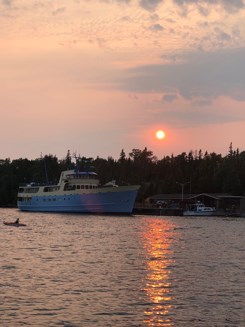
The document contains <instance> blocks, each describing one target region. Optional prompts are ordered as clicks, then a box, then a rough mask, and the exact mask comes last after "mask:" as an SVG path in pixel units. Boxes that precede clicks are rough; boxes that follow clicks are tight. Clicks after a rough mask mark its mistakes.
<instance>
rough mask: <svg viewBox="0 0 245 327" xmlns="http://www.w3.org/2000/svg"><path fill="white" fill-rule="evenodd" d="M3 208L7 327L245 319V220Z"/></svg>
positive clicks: (225, 324) (0, 239)
mask: <svg viewBox="0 0 245 327" xmlns="http://www.w3.org/2000/svg"><path fill="white" fill-rule="evenodd" d="M0 212H1V218H0V219H1V220H2V221H3V220H6V221H13V220H15V219H16V218H17V217H19V218H20V221H21V222H23V223H26V224H27V227H19V228H17V227H8V226H4V225H3V224H2V226H1V229H0V244H1V257H0V322H1V326H4V327H5V326H6V327H8V326H10V327H12V326H35V327H38V326H66V327H68V326H69V327H71V326H72V327H75V326H76V327H77V326H98V327H100V326H101V327H104V326H113V327H124V326H125V327H126V326H127V327H128V326H146V327H150V326H151V327H152V326H171V327H183V326H188V327H192V326H194V327H195V326H205V327H209V326H210V327H231V326H245V277H244V276H245V242H244V234H245V219H244V218H229V219H228V218H206V217H202V218H191V217H190V218H189V217H156V216H135V217H114V216H88V215H84V216H81V215H72V214H71V215H67V214H64V215H62V214H40V213H22V212H19V211H18V210H15V209H0ZM1 223H2V222H1Z"/></svg>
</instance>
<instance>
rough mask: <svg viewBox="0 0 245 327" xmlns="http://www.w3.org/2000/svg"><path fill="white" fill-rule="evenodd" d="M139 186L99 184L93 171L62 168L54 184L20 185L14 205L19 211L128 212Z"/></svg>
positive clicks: (131, 208)
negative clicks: (56, 182)
mask: <svg viewBox="0 0 245 327" xmlns="http://www.w3.org/2000/svg"><path fill="white" fill-rule="evenodd" d="M139 188H140V186H139V185H132V186H118V185H116V184H115V182H114V181H112V182H109V183H107V184H105V185H100V182H99V179H98V175H97V174H96V173H95V172H79V171H78V170H77V169H74V170H67V171H63V172H62V173H61V176H60V180H59V182H58V184H57V185H44V186H40V185H37V184H35V183H31V184H28V185H25V186H20V187H19V190H18V196H17V206H18V208H19V209H20V210H22V211H33V212H71V213H72V212H74V213H75V212H77V213H92V214H104V213H107V214H108V213H110V214H131V213H132V211H133V207H134V203H135V199H136V196H137V193H138V190H139Z"/></svg>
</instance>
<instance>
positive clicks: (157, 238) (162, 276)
mask: <svg viewBox="0 0 245 327" xmlns="http://www.w3.org/2000/svg"><path fill="white" fill-rule="evenodd" d="M174 228H175V226H174V224H172V223H171V222H169V221H167V220H163V219H149V220H147V224H146V225H145V226H144V231H143V235H142V236H143V242H144V248H145V250H146V261H145V263H146V269H147V276H146V283H145V288H144V291H145V292H146V294H147V296H148V299H149V302H150V304H151V306H150V307H148V308H147V309H146V310H145V312H144V313H145V316H146V318H145V320H144V322H145V323H147V325H148V326H151V327H152V326H154V327H155V326H171V327H172V326H174V324H173V322H172V321H171V318H170V311H171V308H172V300H173V296H172V294H171V289H172V285H171V281H170V274H171V266H172V265H173V263H174V259H173V250H171V244H172V243H173V239H174V236H173V234H174Z"/></svg>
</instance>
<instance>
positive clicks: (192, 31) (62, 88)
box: [0, 0, 245, 160]
mask: <svg viewBox="0 0 245 327" xmlns="http://www.w3.org/2000/svg"><path fill="white" fill-rule="evenodd" d="M244 17H245V0H244V1H243V0H97V1H94V0H90V1H87V0H86V1H85V0H84V1H83V0H52V1H51V0H42V1H41V0H0V26H1V29H0V39H1V42H0V66H1V74H0V85H1V87H0V108H1V119H0V158H1V159H4V158H10V159H11V160H14V159H18V158H28V159H36V158H39V157H40V156H41V155H46V154H47V155H48V154H52V155H55V156H57V157H58V158H59V159H62V158H64V157H65V156H66V154H67V151H68V150H70V152H71V153H76V154H77V155H81V156H85V157H93V158H96V157H97V156H99V157H101V158H105V159H106V158H108V157H113V158H114V159H118V158H119V157H120V152H121V150H122V149H123V150H124V151H125V153H126V155H127V156H128V154H129V153H130V152H131V151H132V149H141V150H143V149H144V148H145V147H147V149H148V150H150V151H152V152H153V154H154V155H155V156H156V157H157V158H158V159H161V158H163V157H165V156H167V155H172V154H173V155H178V154H181V153H182V152H187V153H188V152H189V151H191V150H192V151H196V150H197V151H199V150H200V149H201V150H202V151H203V152H205V151H207V152H209V153H211V152H215V153H220V154H222V155H226V154H227V153H228V151H229V146H230V143H232V145H233V149H237V148H238V149H239V150H240V151H244V150H245V146H244V139H245V24H244ZM158 129H162V130H164V131H165V134H166V137H165V138H164V139H163V140H158V139H156V138H155V131H156V130H158Z"/></svg>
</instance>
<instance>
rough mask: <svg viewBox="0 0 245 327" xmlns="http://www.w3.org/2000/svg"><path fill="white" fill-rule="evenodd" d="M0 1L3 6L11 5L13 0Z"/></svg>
mask: <svg viewBox="0 0 245 327" xmlns="http://www.w3.org/2000/svg"><path fill="white" fill-rule="evenodd" d="M1 2H2V4H3V5H5V6H11V5H12V3H13V0H2V1H1Z"/></svg>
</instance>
